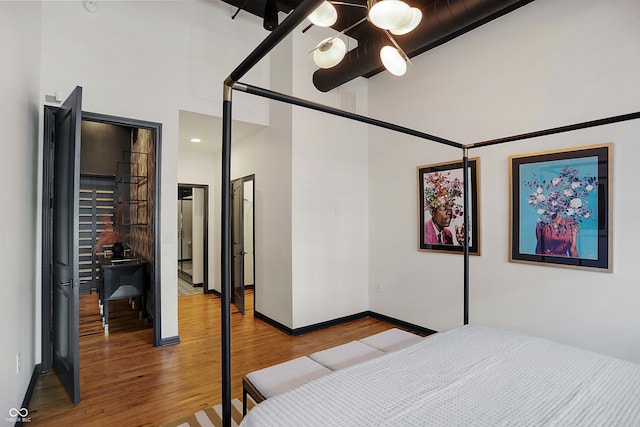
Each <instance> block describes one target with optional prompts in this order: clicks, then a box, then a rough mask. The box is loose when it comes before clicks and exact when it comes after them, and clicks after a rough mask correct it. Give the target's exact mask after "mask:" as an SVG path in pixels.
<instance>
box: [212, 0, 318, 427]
mask: <svg viewBox="0 0 640 427" xmlns="http://www.w3.org/2000/svg"><path fill="white" fill-rule="evenodd" d="M322 1H323V0H305V1H304V2H302V3H301V4H300V5H299V6H298V7H297V8H296V9H295V10H294V11H293V12H291V13H290V14H289V16H288V17H287V18H286V19H285V20H284V21H282V23H281V24H280V25H279V26H277V27H276V28H275V30H273V31H272V32H271V34H269V35H268V36H267V37H266V38H265V39H264V40H263V41H262V43H260V44H259V45H258V47H256V48H255V49H254V50H253V51H252V52H251V53H250V54H249V55H248V56H247V57H246V58H245V60H244V61H242V63H240V65H238V66H237V67H236V69H235V70H233V71H232V72H231V74H230V75H229V77H227V78H226V79H225V81H224V89H223V91H224V93H223V101H222V181H221V185H222V188H221V192H220V193H221V199H222V200H221V210H222V212H221V227H222V230H221V231H222V232H221V256H220V258H221V266H220V276H221V282H222V283H221V288H222V292H221V294H222V295H221V298H222V310H221V312H222V321H221V329H222V331H221V346H222V349H221V351H222V358H221V359H222V426H223V427H231V307H230V305H231V124H232V121H231V111H232V108H231V107H232V105H231V93H232V91H233V87H234V85H235V83H236V82H237V81H238V80H239V79H240V78H242V76H244V75H245V74H246V73H247V72H248V71H249V70H250V69H251V68H252V67H253V66H254V65H255V64H257V63H258V61H260V60H261V59H262V58H264V57H265V56H266V55H267V54H268V53H269V52H270V51H271V50H272V49H273V48H274V47H275V46H277V45H278V43H280V41H281V40H282V39H283V38H285V37H286V36H287V35H288V34H289V33H290V32H291V31H293V30H294V29H295V28H296V26H298V24H300V23H301V22H302V21H303V20H305V19H306V17H307V16H309V14H311V12H313V11H314V10H315V9H316V8H317V7H318V6H319V5H320V4H321V3H322Z"/></svg>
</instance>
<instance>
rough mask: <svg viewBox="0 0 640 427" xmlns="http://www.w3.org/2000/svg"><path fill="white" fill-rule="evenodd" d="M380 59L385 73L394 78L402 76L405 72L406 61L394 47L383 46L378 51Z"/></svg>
mask: <svg viewBox="0 0 640 427" xmlns="http://www.w3.org/2000/svg"><path fill="white" fill-rule="evenodd" d="M380 59H381V60H382V64H383V65H384V67H385V68H386V69H387V71H389V72H390V73H391V74H393V75H395V76H402V75H404V73H406V72H407V61H405V59H404V57H403V56H402V54H401V53H400V51H399V50H398V49H396V48H395V47H392V46H384V47H383V48H382V49H380Z"/></svg>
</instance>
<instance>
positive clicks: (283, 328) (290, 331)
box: [253, 310, 294, 335]
mask: <svg viewBox="0 0 640 427" xmlns="http://www.w3.org/2000/svg"><path fill="white" fill-rule="evenodd" d="M253 317H254V318H256V319H260V320H262V321H263V322H265V323H268V324H270V325H271V326H273V327H274V328H276V329H280V330H281V331H282V332H284V333H285V334H287V335H294V331H293V329H291V328H289V327H287V326H285V325H283V324H282V323H280V322H277V321H275V320H273V319H272V318H270V317H267V316H265V315H264V314H262V313H260V312H258V311H255V310H254V311H253Z"/></svg>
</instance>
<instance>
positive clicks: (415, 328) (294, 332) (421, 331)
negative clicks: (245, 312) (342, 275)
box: [253, 311, 437, 336]
mask: <svg viewBox="0 0 640 427" xmlns="http://www.w3.org/2000/svg"><path fill="white" fill-rule="evenodd" d="M253 315H254V317H255V318H257V319H260V320H262V321H263V322H266V323H268V324H270V325H271V326H273V327H275V328H277V329H279V330H281V331H282V332H284V333H285V334H287V335H291V336H298V335H302V334H306V333H309V332H314V331H319V330H321V329H325V328H329V327H331V326H337V325H341V324H343V323H347V322H351V321H353V320H358V319H363V318H365V317H373V318H374V319H378V320H382V321H384V322H387V323H390V324H392V325H394V326H397V327H399V328H402V329H406V330H408V331H411V332H414V333H417V334H418V335H423V336H427V335H431V334H435V333H436V332H437V331H434V330H433V329H429V328H425V327H423V326H419V325H414V324H413V323H409V322H405V321H404V320H399V319H394V318H393V317H389V316H385V315H384V314H379V313H375V312H373V311H363V312H361V313H356V314H351V315H349V316H344V317H339V318H337V319H333V320H327V321H326V322H320V323H316V324H314V325H309V326H303V327H302V328H296V329H291V328H289V327H287V326H285V325H283V324H282V323H280V322H277V321H275V320H273V319H271V318H270V317H268V316H265V315H264V314H262V313H259V312H257V311H256V312H254V314H253Z"/></svg>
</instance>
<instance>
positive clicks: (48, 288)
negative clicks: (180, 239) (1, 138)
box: [41, 105, 165, 372]
mask: <svg viewBox="0 0 640 427" xmlns="http://www.w3.org/2000/svg"><path fill="white" fill-rule="evenodd" d="M58 108H59V107H56V106H50V105H45V106H44V133H43V144H44V148H43V164H42V318H41V322H42V360H41V367H42V371H43V372H45V371H48V370H50V369H51V367H52V365H53V340H52V325H53V306H52V304H53V298H52V292H53V286H52V282H53V271H52V264H51V260H52V255H53V251H52V246H51V245H52V233H53V229H52V218H53V188H52V187H51V185H52V181H53V173H54V169H53V160H54V157H53V154H54V151H53V150H54V146H53V141H54V140H53V130H54V129H55V117H54V114H55V112H56V111H57V110H58ZM82 121H91V122H98V123H105V124H111V125H117V126H126V127H131V128H138V129H148V130H151V131H152V132H153V140H154V159H153V161H154V165H155V167H154V176H153V180H154V186H153V200H154V205H153V232H152V234H153V240H154V242H153V252H154V254H153V266H152V267H153V297H154V303H153V329H154V331H153V345H154V346H155V347H160V346H162V345H165V343H163V341H162V310H161V306H162V305H161V297H162V295H161V289H162V286H161V273H160V272H161V267H160V266H161V262H160V255H161V251H160V248H161V245H160V243H161V239H160V224H161V215H160V206H161V198H160V194H161V193H162V191H161V190H162V188H161V187H162V183H161V180H160V177H161V176H162V174H161V163H162V162H161V153H162V124H161V123H155V122H148V121H144V120H136V119H129V118H124V117H116V116H110V115H106V114H99V113H92V112H86V111H83V112H82ZM78 143H80V141H78Z"/></svg>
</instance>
